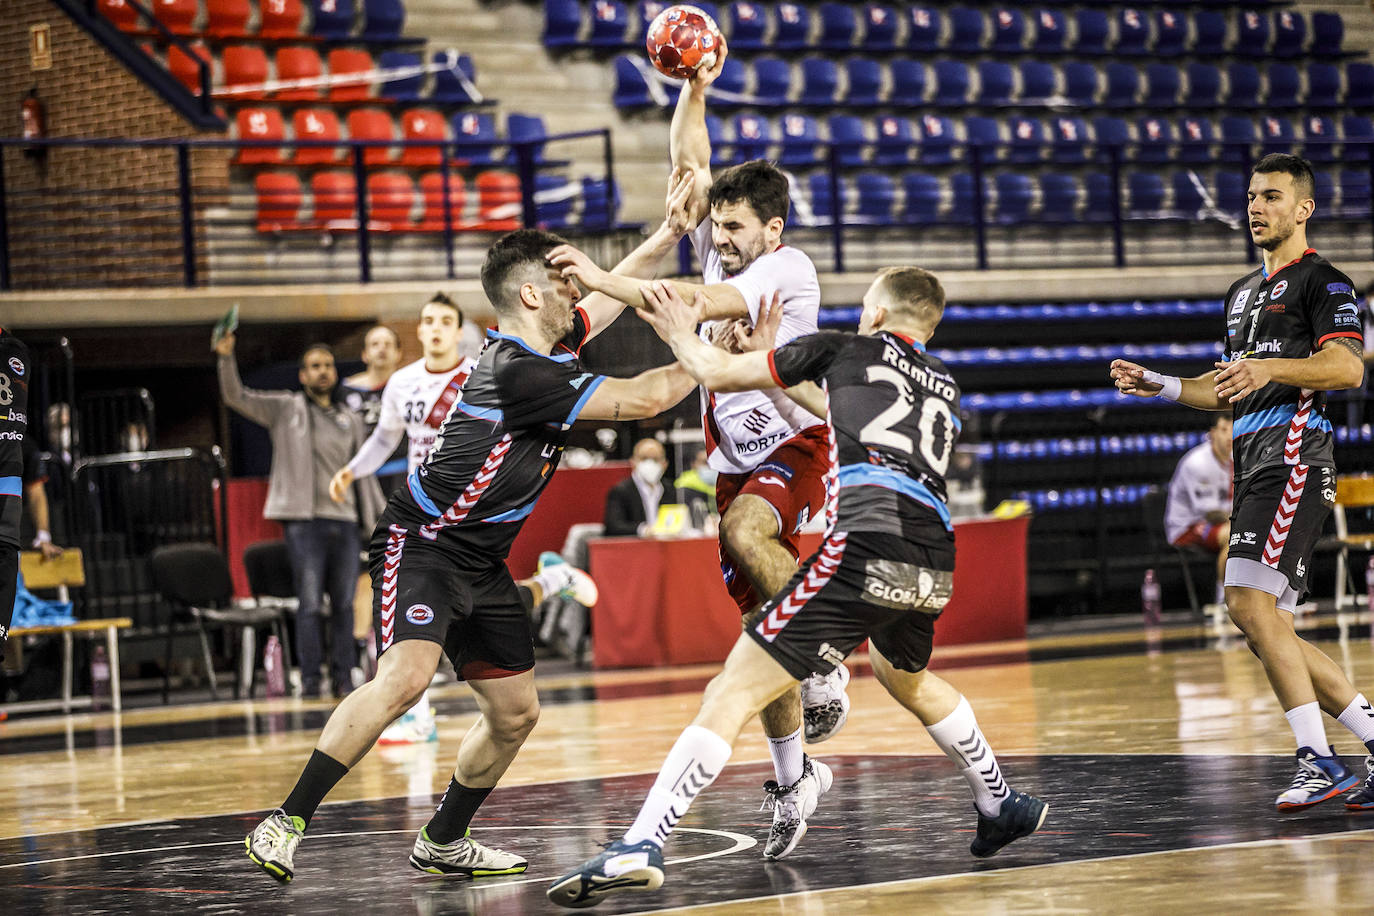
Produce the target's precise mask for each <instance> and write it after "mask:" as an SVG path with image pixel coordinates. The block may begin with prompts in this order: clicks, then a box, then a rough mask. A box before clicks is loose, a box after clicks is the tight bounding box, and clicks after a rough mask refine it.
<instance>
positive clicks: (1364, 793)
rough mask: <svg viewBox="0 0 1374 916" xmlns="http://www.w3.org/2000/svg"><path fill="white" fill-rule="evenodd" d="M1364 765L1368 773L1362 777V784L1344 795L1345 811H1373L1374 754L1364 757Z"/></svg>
mask: <svg viewBox="0 0 1374 916" xmlns="http://www.w3.org/2000/svg"><path fill="white" fill-rule="evenodd" d="M1364 765H1365V769H1367V770H1368V771H1369V775H1368V776H1366V777H1365V778H1364V785H1362V786H1360V788H1359V789H1357V790H1356V791H1354V792H1351V793H1350V794H1349V795H1347V796H1346V797H1345V809H1346V810H1347V811H1374V756H1369V757H1366V758H1365V759H1364Z"/></svg>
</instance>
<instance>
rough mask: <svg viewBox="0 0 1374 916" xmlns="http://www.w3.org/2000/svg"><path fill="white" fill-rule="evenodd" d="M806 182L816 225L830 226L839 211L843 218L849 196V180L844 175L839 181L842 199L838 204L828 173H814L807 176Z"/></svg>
mask: <svg viewBox="0 0 1374 916" xmlns="http://www.w3.org/2000/svg"><path fill="white" fill-rule="evenodd" d="M806 184H807V190H808V191H809V192H810V193H809V197H810V200H811V215H812V216H813V217H814V218H815V223H814V224H815V225H818V226H828V225H830V224H832V223H833V221H834V219H835V214H836V213H837V212H838V213H839V214H840V215H841V218H843V214H844V211H845V204H846V202H847V200H848V198H849V193H848V191H849V188H848V187H847V185H848V182H846V181H845V178H844V176H843V175H841V176H840V181H839V192H840V199H839V202H838V205H837V204H836V201H835V200H833V194H832V193H831V188H830V175H829V174H828V173H826V172H817V173H815V174H812V175H810V176H809V177H808V178H807V181H806Z"/></svg>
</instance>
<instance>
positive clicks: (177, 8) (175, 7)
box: [144, 0, 200, 35]
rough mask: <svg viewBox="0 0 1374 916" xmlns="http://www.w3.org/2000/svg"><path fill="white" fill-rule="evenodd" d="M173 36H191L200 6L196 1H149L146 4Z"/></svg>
mask: <svg viewBox="0 0 1374 916" xmlns="http://www.w3.org/2000/svg"><path fill="white" fill-rule="evenodd" d="M144 5H145V6H147V7H148V8H149V9H151V10H152V11H153V16H154V17H156V18H157V21H158V22H160V23H162V24H163V25H164V26H166V27H167V31H169V32H171V33H172V34H173V35H190V34H192V33H193V32H194V31H195V29H194V28H193V27H192V24H193V23H194V22H195V19H196V14H197V13H199V12H200V6H199V4H198V3H197V2H196V0H148V2H146V3H145V4H144Z"/></svg>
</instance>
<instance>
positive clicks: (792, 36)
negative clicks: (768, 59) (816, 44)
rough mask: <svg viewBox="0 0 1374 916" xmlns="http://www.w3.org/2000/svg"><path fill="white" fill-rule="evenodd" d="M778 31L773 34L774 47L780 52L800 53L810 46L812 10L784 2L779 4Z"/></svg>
mask: <svg viewBox="0 0 1374 916" xmlns="http://www.w3.org/2000/svg"><path fill="white" fill-rule="evenodd" d="M774 18H775V21H776V22H777V31H775V32H774V34H773V47H774V48H776V49H777V50H779V51H799V50H801V49H802V48H806V47H809V46H810V41H811V10H810V8H809V7H805V6H801V5H800V4H797V3H792V2H791V0H784V2H782V3H779V4H778V8H777V12H776V14H775V17H774Z"/></svg>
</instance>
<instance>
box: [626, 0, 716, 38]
mask: <svg viewBox="0 0 1374 916" xmlns="http://www.w3.org/2000/svg"><path fill="white" fill-rule="evenodd" d="M669 6H670V4H669V3H667V2H666V0H636V3H635V15H634V21H635V29H634V34H635V35H640V36H643V35H647V34H648V33H649V26H650V25H651V24H652V23H653V21H654V20H655V19H657V18H658V14H659V13H661V12H663V11H664V10H666V9H667V8H668V7H669ZM716 21H717V22H719V21H720V20H719V19H717V20H716Z"/></svg>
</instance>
